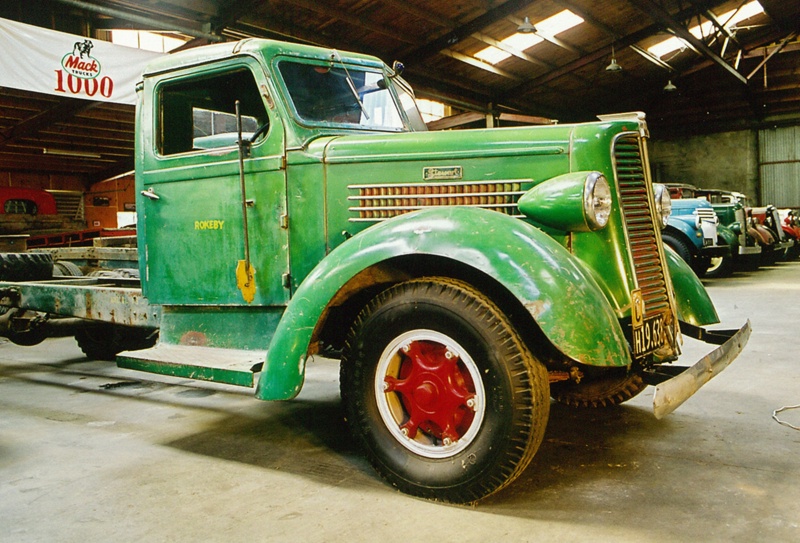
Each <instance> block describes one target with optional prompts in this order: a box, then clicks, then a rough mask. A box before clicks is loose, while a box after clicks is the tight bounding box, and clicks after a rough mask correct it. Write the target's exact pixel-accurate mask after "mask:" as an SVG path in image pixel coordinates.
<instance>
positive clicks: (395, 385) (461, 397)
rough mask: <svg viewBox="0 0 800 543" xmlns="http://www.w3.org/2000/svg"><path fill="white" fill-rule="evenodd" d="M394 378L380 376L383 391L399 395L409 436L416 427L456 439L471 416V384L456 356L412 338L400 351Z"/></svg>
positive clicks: (445, 441) (446, 440) (443, 438)
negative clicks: (382, 381)
mask: <svg viewBox="0 0 800 543" xmlns="http://www.w3.org/2000/svg"><path fill="white" fill-rule="evenodd" d="M400 355H401V356H402V358H403V360H402V362H401V364H400V371H399V372H398V376H397V377H393V376H390V375H387V376H386V377H385V378H384V383H385V392H386V393H392V392H393V393H396V394H398V395H399V396H400V400H401V402H402V404H403V408H404V409H405V411H406V414H407V416H408V419H407V420H406V421H405V422H404V423H403V424H402V425H401V426H400V428H401V429H402V430H403V432H404V433H406V434H407V435H408V437H409V438H411V439H414V438H415V437H416V435H417V432H418V431H419V430H422V431H423V432H425V433H426V434H429V435H431V436H433V437H435V438H436V439H439V440H441V441H442V443H443V444H445V445H447V444H449V443H454V442H456V441H458V440H459V439H460V438H461V437H462V436H463V435H464V434H465V433H466V432H467V430H468V429H469V427H470V424H471V423H472V420H473V419H474V410H473V408H472V405H474V400H473V398H474V397H475V387H474V384H473V383H472V379H471V377H470V375H469V372H468V371H467V370H466V368H465V367H464V366H463V364H462V363H461V361H460V359H459V358H458V356H457V355H456V354H455V353H453V352H452V351H450V350H449V349H448V348H447V347H446V346H444V345H442V344H441V343H438V342H434V341H412V342H411V343H410V344H408V345H407V346H405V347H403V349H402V350H401V351H400Z"/></svg>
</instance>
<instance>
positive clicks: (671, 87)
mask: <svg viewBox="0 0 800 543" xmlns="http://www.w3.org/2000/svg"><path fill="white" fill-rule="evenodd" d="M664 90H665V91H666V92H672V91H676V90H678V87H676V86H675V85H673V84H672V79H670V80H669V81H667V84H666V85H664Z"/></svg>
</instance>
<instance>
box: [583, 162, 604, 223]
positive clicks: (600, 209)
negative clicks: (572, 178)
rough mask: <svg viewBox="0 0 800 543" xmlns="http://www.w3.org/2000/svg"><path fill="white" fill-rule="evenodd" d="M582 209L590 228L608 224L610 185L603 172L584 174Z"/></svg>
mask: <svg viewBox="0 0 800 543" xmlns="http://www.w3.org/2000/svg"><path fill="white" fill-rule="evenodd" d="M583 211H584V213H585V214H586V219H587V222H588V223H589V227H590V228H591V229H592V230H600V229H601V228H604V227H605V225H606V224H608V217H609V215H611V187H609V186H608V180H606V178H605V176H604V175H603V174H601V173H598V172H592V173H590V174H589V175H588V176H586V184H585V185H584V186H583Z"/></svg>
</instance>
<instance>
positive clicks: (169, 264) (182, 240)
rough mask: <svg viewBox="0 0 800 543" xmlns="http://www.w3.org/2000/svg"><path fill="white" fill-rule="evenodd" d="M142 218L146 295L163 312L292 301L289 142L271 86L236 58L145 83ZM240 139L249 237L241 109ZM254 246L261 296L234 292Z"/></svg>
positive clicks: (257, 69) (256, 68) (256, 67)
mask: <svg viewBox="0 0 800 543" xmlns="http://www.w3.org/2000/svg"><path fill="white" fill-rule="evenodd" d="M144 91H145V92H144V96H146V97H152V98H151V99H145V100H144V103H143V104H140V107H149V108H151V109H150V110H149V115H143V116H142V117H141V119H142V121H141V122H142V123H143V124H150V126H151V129H152V133H153V135H154V137H152V138H141V139H140V146H141V147H143V149H141V150H139V151H138V152H140V153H143V156H142V162H141V172H137V174H138V175H137V177H139V178H140V179H141V180H140V181H139V183H138V185H137V188H138V189H139V192H140V193H141V194H140V195H137V198H138V200H137V208H138V210H139V228H140V229H142V228H143V232H142V234H143V235H141V236H140V240H144V243H145V246H144V247H140V255H141V256H140V259H143V261H142V263H141V264H142V266H141V267H142V270H143V273H144V277H143V290H144V294H145V295H146V296H147V297H148V299H149V300H150V302H151V303H154V304H163V305H283V304H285V303H286V302H287V301H288V298H289V291H288V289H287V288H285V287H284V284H285V283H286V282H287V281H286V280H285V278H287V277H288V275H287V274H288V234H287V230H286V228H285V219H284V216H285V213H286V182H285V175H284V174H285V170H284V168H283V164H284V134H283V129H282V126H281V123H280V122H279V121H278V118H277V116H276V115H275V112H274V111H273V110H272V109H270V106H271V105H272V104H273V102H272V101H271V100H270V99H269V95H268V92H269V91H268V86H267V79H266V78H265V77H264V73H263V71H262V69H261V67H260V66H259V65H258V63H256V62H255V61H254V60H253V59H250V58H239V59H232V60H230V61H227V62H224V63H220V64H217V65H211V66H204V67H203V68H202V69H198V68H196V67H195V68H193V69H187V70H185V71H183V72H178V73H176V74H174V75H170V76H169V77H167V78H163V79H159V80H156V81H148V80H145V89H144ZM237 101H238V102H239V104H240V107H239V109H240V114H241V119H242V131H243V139H245V140H248V139H251V140H253V142H252V144H251V145H250V146H249V147H250V149H249V156H247V157H246V158H245V159H244V172H245V198H246V201H247V206H246V213H247V221H246V222H247V224H248V232H247V234H248V235H247V236H245V231H244V224H245V221H244V213H243V205H242V202H243V195H242V189H241V186H240V178H239V150H238V145H237V140H238V133H237V117H236V103H237ZM246 238H247V239H248V241H249V248H250V261H251V265H252V267H253V268H255V276H254V279H255V287H256V288H255V294H254V296H253V295H252V293H251V295H250V296H248V295H247V294H245V293H244V292H243V290H246V289H241V288H240V287H241V285H237V274H236V271H237V266H239V265H240V264H239V262H240V261H243V260H244V258H245V239H246Z"/></svg>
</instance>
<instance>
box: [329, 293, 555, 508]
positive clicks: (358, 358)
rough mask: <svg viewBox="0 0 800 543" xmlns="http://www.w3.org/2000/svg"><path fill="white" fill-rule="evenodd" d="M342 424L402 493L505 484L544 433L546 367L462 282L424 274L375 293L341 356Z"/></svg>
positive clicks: (485, 490) (476, 492)
mask: <svg viewBox="0 0 800 543" xmlns="http://www.w3.org/2000/svg"><path fill="white" fill-rule="evenodd" d="M341 387H342V399H343V403H344V407H345V413H346V416H347V421H348V424H349V426H350V429H351V431H352V433H353V434H354V436H355V438H356V440H357V441H358V442H359V443H360V445H361V446H362V448H363V449H364V451H365V454H366V456H367V458H368V459H369V461H370V462H371V463H372V465H373V466H374V467H375V469H376V470H377V471H378V472H379V473H380V474H381V476H382V477H384V478H385V479H386V480H387V481H389V482H390V483H391V484H392V485H394V486H396V487H397V488H398V489H400V490H401V491H403V492H406V493H408V494H413V495H415V496H421V497H424V498H429V499H437V500H443V501H449V502H457V503H464V502H471V501H474V500H477V499H480V498H483V497H485V496H487V495H489V494H491V493H493V492H495V491H497V490H499V489H500V488H503V487H504V486H506V485H507V484H509V483H510V482H511V481H513V480H514V479H515V478H516V477H517V476H519V474H520V473H521V472H522V471H523V470H524V469H525V467H526V466H527V465H528V463H529V462H530V461H531V459H532V458H533V456H534V454H535V452H536V450H537V449H538V448H539V445H540V443H541V441H542V438H543V435H544V428H545V426H546V424H547V418H548V415H549V410H550V400H549V385H548V379H547V372H546V370H545V368H544V366H543V365H542V364H541V363H540V362H539V361H537V360H536V359H535V358H534V357H533V355H532V354H531V353H530V351H529V350H528V349H527V348H526V347H525V345H524V344H523V342H522V341H521V340H520V338H519V336H518V334H517V333H516V331H515V330H514V329H513V327H512V325H511V324H510V322H509V321H508V320H507V319H506V318H505V316H504V315H503V314H502V313H501V312H500V310H499V309H498V308H497V307H496V306H495V305H494V304H493V303H492V302H491V301H490V300H489V299H488V298H486V297H485V296H484V295H482V294H481V293H480V292H478V291H476V290H475V289H473V288H472V287H471V286H469V285H467V284H466V283H462V282H459V281H453V280H449V279H442V278H428V279H420V280H414V281H409V282H406V283H401V284H399V285H396V286H394V287H391V288H389V289H388V290H386V291H384V292H383V293H382V294H380V295H378V296H377V297H376V298H375V299H374V300H373V301H372V302H371V303H370V304H369V305H368V306H367V307H366V308H365V309H364V310H363V311H362V312H361V314H360V315H359V317H358V319H357V320H356V322H355V324H354V325H353V328H352V330H351V332H350V334H349V336H348V340H347V343H346V345H345V349H344V352H343V356H342V369H341Z"/></svg>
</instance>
